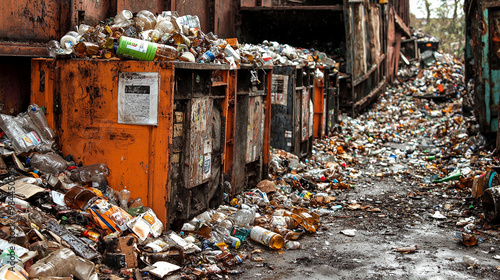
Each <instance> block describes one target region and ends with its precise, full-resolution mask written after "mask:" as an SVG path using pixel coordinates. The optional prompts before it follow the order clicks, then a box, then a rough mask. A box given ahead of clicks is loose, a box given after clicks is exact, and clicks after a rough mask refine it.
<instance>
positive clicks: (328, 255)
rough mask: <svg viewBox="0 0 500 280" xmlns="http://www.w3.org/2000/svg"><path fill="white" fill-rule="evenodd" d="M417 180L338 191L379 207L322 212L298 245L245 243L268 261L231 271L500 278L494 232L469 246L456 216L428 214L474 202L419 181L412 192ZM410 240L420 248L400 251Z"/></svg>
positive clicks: (278, 275)
mask: <svg viewBox="0 0 500 280" xmlns="http://www.w3.org/2000/svg"><path fill="white" fill-rule="evenodd" d="M361 180H362V179H361ZM414 183H415V182H414V180H411V179H409V180H404V181H403V182H396V181H395V180H393V179H391V178H383V179H380V180H378V181H373V180H372V185H364V186H363V183H360V184H359V186H360V187H357V188H355V189H354V190H349V191H344V192H342V193H339V196H338V197H339V198H340V199H341V200H342V199H345V200H357V201H358V202H362V203H363V204H370V205H374V206H376V207H378V208H380V209H381V212H368V211H363V210H340V211H338V212H337V213H335V215H332V216H323V217H322V227H321V229H320V230H319V231H318V233H317V234H316V235H309V236H305V237H303V238H302V239H301V240H300V242H301V245H302V246H303V248H302V249H299V250H295V251H289V250H288V251H285V252H272V251H269V250H267V249H265V248H263V246H260V245H259V244H256V243H246V246H255V247H256V248H262V249H263V253H262V254H259V255H260V256H261V257H263V259H264V262H263V263H256V262H251V261H247V262H245V263H244V264H242V268H243V269H245V273H244V274H242V275H240V276H237V277H234V279H500V271H499V270H498V269H497V267H498V266H500V261H498V260H495V259H493V257H494V256H495V255H497V254H500V247H499V246H498V239H497V238H495V237H494V236H490V235H488V234H482V235H481V238H482V242H479V244H478V245H477V246H474V247H465V246H464V245H461V244H459V243H458V242H457V241H456V239H455V231H456V230H459V229H460V228H461V227H459V226H455V224H456V222H457V221H458V219H459V218H460V217H459V216H451V214H450V217H449V218H447V219H446V220H436V219H433V218H431V217H430V214H433V213H434V210H435V209H445V208H444V205H447V204H448V205H451V208H450V212H451V211H453V210H458V211H471V210H470V209H469V207H470V206H471V205H475V202H474V201H473V200H472V199H469V198H467V195H464V194H463V193H462V192H460V191H457V190H455V189H446V188H442V186H437V185H436V186H430V187H425V188H418V191H417V192H418V193H419V194H420V196H419V197H416V198H411V197H410V196H409V195H408V191H409V190H410V189H415V188H412V184H414ZM474 208H475V207H474ZM474 208H472V209H473V210H472V212H475V210H474ZM442 213H443V212H442ZM444 213H445V215H448V213H447V212H444ZM470 214H472V213H470ZM461 216H463V215H461ZM466 216H467V215H466ZM344 229H356V235H355V236H354V237H348V236H346V235H343V234H341V233H340V231H341V230H344ZM412 245H416V246H417V250H416V252H415V253H408V254H405V253H399V252H396V251H395V248H401V247H408V246H412ZM249 250H251V249H249ZM466 255H469V256H473V257H475V258H477V259H478V260H479V261H480V263H481V266H480V267H477V268H471V267H469V266H468V265H466V264H465V263H464V261H463V256H466Z"/></svg>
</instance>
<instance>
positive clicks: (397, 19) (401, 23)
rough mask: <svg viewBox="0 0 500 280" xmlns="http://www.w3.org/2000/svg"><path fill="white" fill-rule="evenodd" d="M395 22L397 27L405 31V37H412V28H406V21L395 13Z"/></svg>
mask: <svg viewBox="0 0 500 280" xmlns="http://www.w3.org/2000/svg"><path fill="white" fill-rule="evenodd" d="M394 21H395V22H396V25H397V26H398V27H399V28H401V30H403V32H404V33H405V35H406V36H407V37H411V32H410V28H408V26H406V24H405V23H404V21H403V20H402V19H401V18H400V17H399V16H398V14H396V13H394Z"/></svg>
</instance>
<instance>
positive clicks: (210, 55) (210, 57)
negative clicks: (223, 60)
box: [198, 46, 221, 63]
mask: <svg viewBox="0 0 500 280" xmlns="http://www.w3.org/2000/svg"><path fill="white" fill-rule="evenodd" d="M220 53H221V48H220V47H219V46H212V47H211V48H210V50H208V51H206V52H205V53H204V54H202V55H201V56H200V57H199V58H198V62H200V63H209V62H212V61H214V60H215V58H216V57H217V56H219V54H220Z"/></svg>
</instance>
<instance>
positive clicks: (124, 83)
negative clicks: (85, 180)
mask: <svg viewBox="0 0 500 280" xmlns="http://www.w3.org/2000/svg"><path fill="white" fill-rule="evenodd" d="M229 77H230V70H229V67H228V66H225V65H222V66H221V65H207V64H195V63H181V62H176V63H166V62H143V61H124V60H83V59H68V60H64V59H62V60H52V59H33V60H32V81H33V82H32V86H31V101H32V103H36V104H38V105H40V106H45V107H46V108H47V119H48V122H49V125H50V126H51V127H52V128H54V129H55V131H56V132H57V135H58V143H59V144H60V146H61V148H62V151H63V153H64V154H65V155H67V154H69V155H72V156H73V157H74V159H75V161H76V162H77V163H78V162H83V163H84V164H85V165H88V164H93V163H105V164H107V165H108V167H109V168H110V170H111V174H110V175H109V176H108V184H109V186H110V187H111V188H113V189H115V190H120V189H123V188H125V187H126V188H127V189H128V190H130V192H131V194H132V197H141V198H142V200H143V201H144V203H145V205H146V206H149V207H151V208H152V209H153V210H154V211H155V213H156V215H157V216H158V218H159V219H160V220H161V221H162V222H164V223H165V224H166V226H167V227H169V226H170V225H171V224H172V223H173V222H174V221H175V220H178V221H181V220H182V219H188V218H190V217H193V216H194V215H196V214H198V213H201V212H202V211H204V210H206V209H207V208H208V207H211V206H214V205H215V204H218V203H220V202H221V201H222V197H223V193H222V189H221V186H222V176H223V165H222V164H223V155H224V149H225V134H224V133H225V126H226V123H225V119H226V118H225V117H224V113H227V105H228V102H227V98H228V94H229V87H228V84H229V81H228V79H229Z"/></svg>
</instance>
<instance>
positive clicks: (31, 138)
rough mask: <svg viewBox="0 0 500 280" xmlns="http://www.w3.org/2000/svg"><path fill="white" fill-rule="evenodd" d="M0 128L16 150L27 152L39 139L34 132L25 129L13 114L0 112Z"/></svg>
mask: <svg viewBox="0 0 500 280" xmlns="http://www.w3.org/2000/svg"><path fill="white" fill-rule="evenodd" d="M0 128H1V129H2V130H3V131H4V132H5V134H6V135H7V137H8V138H9V139H10V140H12V144H13V146H14V149H15V150H16V152H20V153H23V152H28V151H30V150H31V149H33V148H35V146H36V144H39V142H38V143H37V140H38V141H41V139H40V137H39V136H38V134H37V133H36V132H35V133H34V132H28V131H25V130H24V129H23V127H22V126H21V124H20V123H19V122H18V121H17V120H16V118H14V117H13V116H9V115H4V114H0Z"/></svg>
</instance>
